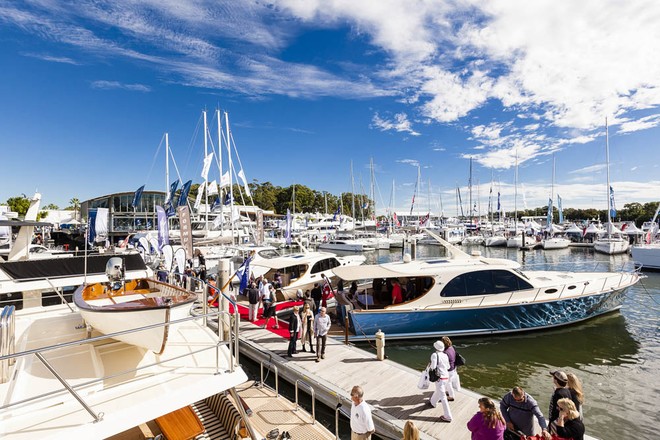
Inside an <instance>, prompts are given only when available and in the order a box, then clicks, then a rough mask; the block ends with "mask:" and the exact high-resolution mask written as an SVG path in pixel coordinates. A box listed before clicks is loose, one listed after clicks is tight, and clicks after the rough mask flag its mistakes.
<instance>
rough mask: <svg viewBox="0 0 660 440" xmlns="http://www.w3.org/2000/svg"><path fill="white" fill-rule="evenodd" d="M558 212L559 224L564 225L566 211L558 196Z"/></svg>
mask: <svg viewBox="0 0 660 440" xmlns="http://www.w3.org/2000/svg"><path fill="white" fill-rule="evenodd" d="M557 210H558V211H559V224H560V225H561V224H562V223H564V210H563V209H562V207H561V197H559V194H557Z"/></svg>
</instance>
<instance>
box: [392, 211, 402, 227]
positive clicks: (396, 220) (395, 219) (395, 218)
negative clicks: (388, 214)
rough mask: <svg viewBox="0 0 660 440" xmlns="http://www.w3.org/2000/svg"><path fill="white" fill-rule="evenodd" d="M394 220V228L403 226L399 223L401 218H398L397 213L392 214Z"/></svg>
mask: <svg viewBox="0 0 660 440" xmlns="http://www.w3.org/2000/svg"><path fill="white" fill-rule="evenodd" d="M392 220H394V226H401V222H399V218H398V217H397V216H396V212H395V213H393V214H392Z"/></svg>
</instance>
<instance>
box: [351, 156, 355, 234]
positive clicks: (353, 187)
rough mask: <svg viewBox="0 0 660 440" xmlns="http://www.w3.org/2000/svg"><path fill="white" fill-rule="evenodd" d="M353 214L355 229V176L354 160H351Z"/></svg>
mask: <svg viewBox="0 0 660 440" xmlns="http://www.w3.org/2000/svg"><path fill="white" fill-rule="evenodd" d="M351 216H352V217H353V229H355V179H354V177H353V161H351Z"/></svg>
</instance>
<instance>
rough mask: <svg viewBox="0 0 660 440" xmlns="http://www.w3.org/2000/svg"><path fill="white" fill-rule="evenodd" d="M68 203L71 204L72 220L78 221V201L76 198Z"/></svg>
mask: <svg viewBox="0 0 660 440" xmlns="http://www.w3.org/2000/svg"><path fill="white" fill-rule="evenodd" d="M69 203H70V204H71V206H73V212H74V214H73V218H74V220H78V208H80V200H78V198H77V197H74V198H72V199H71V200H69Z"/></svg>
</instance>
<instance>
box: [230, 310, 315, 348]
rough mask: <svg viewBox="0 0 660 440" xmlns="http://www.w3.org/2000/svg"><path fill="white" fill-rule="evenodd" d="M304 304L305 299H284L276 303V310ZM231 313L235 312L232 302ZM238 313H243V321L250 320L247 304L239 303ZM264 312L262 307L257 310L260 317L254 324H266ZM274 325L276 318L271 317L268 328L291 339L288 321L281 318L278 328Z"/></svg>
mask: <svg viewBox="0 0 660 440" xmlns="http://www.w3.org/2000/svg"><path fill="white" fill-rule="evenodd" d="M303 304H304V302H303V301H282V302H278V303H277V304H275V310H276V311H278V312H279V311H281V310H286V309H291V308H293V307H294V306H302V305H303ZM229 313H234V307H233V306H232V305H231V304H230V305H229ZM238 313H239V314H240V315H241V320H243V321H247V320H248V308H247V306H244V305H243V304H238ZM262 313H263V309H262V308H261V307H260V308H259V310H258V311H257V316H258V317H259V318H258V319H257V320H256V321H254V322H253V323H252V324H254V325H256V326H259V327H261V326H262V325H264V322H266V320H265V319H263V318H262V317H261V315H262ZM274 325H275V318H271V319H270V322H269V323H268V328H267V330H268V331H269V332H271V333H275V334H276V335H278V336H281V337H283V338H285V339H289V324H288V323H287V322H285V321H282V320H281V319H280V320H279V328H278V329H274V328H273V326H274Z"/></svg>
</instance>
